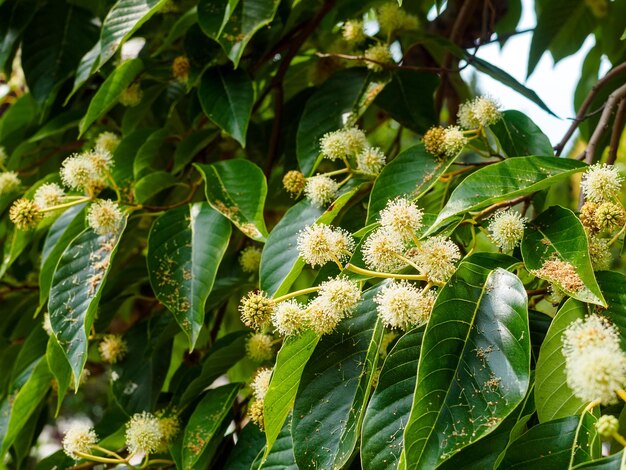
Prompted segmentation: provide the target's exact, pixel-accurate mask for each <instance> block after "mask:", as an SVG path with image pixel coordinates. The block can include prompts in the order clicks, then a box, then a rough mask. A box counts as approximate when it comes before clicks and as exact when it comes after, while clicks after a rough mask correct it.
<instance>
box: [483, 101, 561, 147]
mask: <svg viewBox="0 0 626 470" xmlns="http://www.w3.org/2000/svg"><path fill="white" fill-rule="evenodd" d="M489 128H490V129H491V131H492V132H493V134H494V135H495V136H496V139H498V143H499V144H500V147H502V150H503V151H504V153H505V155H506V156H507V157H524V156H527V155H550V154H552V152H553V150H552V144H550V139H548V137H547V136H546V135H545V134H544V133H543V132H541V129H539V127H538V126H537V125H536V124H535V123H534V122H533V121H532V120H531V119H530V118H529V117H528V116H526V115H525V114H524V113H520V112H519V111H515V110H507V111H504V112H503V113H502V119H500V120H499V121H498V122H496V123H495V124H492V125H491V126H490V127H489Z"/></svg>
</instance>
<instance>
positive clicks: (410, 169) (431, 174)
mask: <svg viewBox="0 0 626 470" xmlns="http://www.w3.org/2000/svg"><path fill="white" fill-rule="evenodd" d="M453 161H454V159H453V158H452V159H449V160H446V161H438V160H436V159H435V158H433V156H432V155H431V154H429V153H428V152H426V150H425V149H424V144H418V145H414V146H413V147H409V148H408V149H406V150H405V151H403V152H402V153H400V154H399V155H398V156H397V157H396V158H394V159H393V160H392V161H391V162H390V163H389V164H388V165H386V166H385V167H384V168H383V171H381V172H380V175H378V177H377V178H376V181H375V182H374V187H373V188H372V192H371V193H370V201H369V205H368V208H367V223H368V224H371V223H373V222H375V221H376V218H377V217H378V213H379V212H380V211H381V210H383V209H384V208H385V206H386V205H387V202H388V201H390V200H392V199H394V198H396V197H398V196H406V197H408V198H410V199H417V198H419V197H420V196H422V195H423V194H425V193H426V192H427V191H428V190H429V189H430V188H432V187H433V185H434V184H435V183H436V182H437V180H438V179H439V177H440V176H441V175H443V174H444V173H445V172H446V170H447V169H448V168H449V167H450V165H451V164H452V162H453Z"/></svg>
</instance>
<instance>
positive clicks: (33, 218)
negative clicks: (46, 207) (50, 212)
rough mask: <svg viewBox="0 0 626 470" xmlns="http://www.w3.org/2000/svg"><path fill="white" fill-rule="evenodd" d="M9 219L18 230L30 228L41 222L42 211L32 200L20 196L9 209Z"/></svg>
mask: <svg viewBox="0 0 626 470" xmlns="http://www.w3.org/2000/svg"><path fill="white" fill-rule="evenodd" d="M9 219H10V220H11V222H13V223H14V224H15V226H16V227H17V228H18V229H19V230H30V229H33V228H35V227H36V226H37V225H38V224H39V222H41V220H42V219H43V212H41V209H39V206H38V205H37V204H36V203H35V202H34V201H31V200H30V199H25V198H21V199H18V200H17V201H15V202H14V203H13V205H12V206H11V208H10V209H9Z"/></svg>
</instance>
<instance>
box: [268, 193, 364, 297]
mask: <svg viewBox="0 0 626 470" xmlns="http://www.w3.org/2000/svg"><path fill="white" fill-rule="evenodd" d="M358 189H359V188H358V187H356V188H352V189H348V190H347V192H345V193H343V194H342V195H341V196H339V197H338V198H337V200H336V201H335V202H334V203H332V204H331V205H330V207H329V208H328V209H327V210H326V211H324V209H322V208H320V207H317V206H314V205H312V204H311V203H310V202H309V201H308V200H307V199H304V200H302V201H300V202H299V203H297V204H295V205H294V206H292V207H291V208H290V209H289V210H288V211H287V212H286V213H285V215H284V216H283V218H282V219H280V221H279V222H278V223H277V224H276V226H275V227H274V229H273V230H272V232H271V233H270V236H269V237H268V238H267V243H265V247H264V248H263V255H262V256H261V267H260V280H259V283H260V286H261V290H264V291H265V292H267V293H269V294H270V295H272V296H280V295H283V294H285V293H286V292H287V291H288V290H289V287H291V284H292V283H293V282H294V281H295V279H296V278H297V277H298V275H299V274H300V272H301V271H302V268H303V267H304V261H302V260H301V259H300V258H299V255H298V247H297V246H296V241H297V239H298V233H299V232H300V230H302V229H303V228H304V227H305V226H307V225H311V224H314V223H319V224H330V223H331V222H332V221H333V219H334V218H335V217H336V216H337V214H338V213H339V211H340V210H341V209H342V208H343V207H344V206H345V205H346V204H347V203H348V201H349V200H350V199H351V198H352V196H354V194H355V193H356V192H357V191H358Z"/></svg>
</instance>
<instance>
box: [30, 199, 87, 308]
mask: <svg viewBox="0 0 626 470" xmlns="http://www.w3.org/2000/svg"><path fill="white" fill-rule="evenodd" d="M84 208H85V204H79V205H76V206H72V207H70V208H69V209H67V210H66V211H65V212H63V214H61V215H60V216H59V217H58V218H57V219H56V220H55V221H54V223H53V224H52V225H51V226H50V230H48V235H47V236H46V240H45V241H44V244H43V248H42V250H41V267H40V270H39V304H40V305H43V304H44V303H45V301H46V299H47V298H48V294H49V293H50V286H51V285H52V276H53V275H54V270H55V269H56V267H57V263H58V262H59V259H60V258H61V255H62V254H63V251H64V250H65V248H66V247H67V245H69V243H70V242H71V241H72V240H73V239H74V238H76V237H77V236H78V234H79V233H80V232H82V231H83V230H84V229H85V213H84V211H83V209H84Z"/></svg>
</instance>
